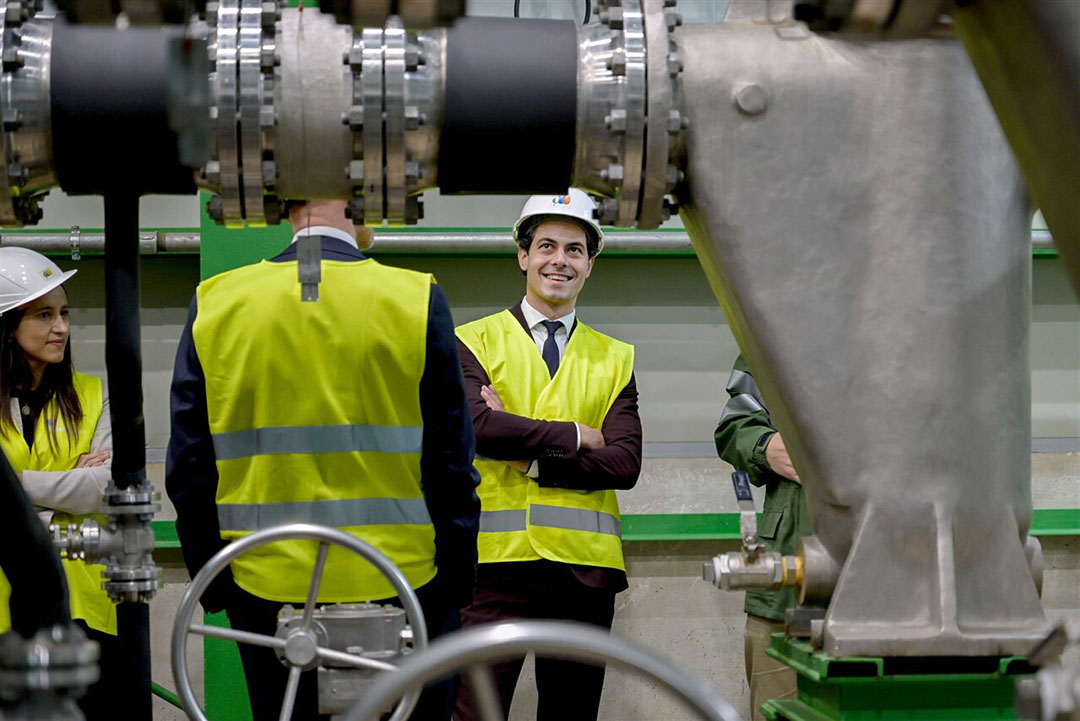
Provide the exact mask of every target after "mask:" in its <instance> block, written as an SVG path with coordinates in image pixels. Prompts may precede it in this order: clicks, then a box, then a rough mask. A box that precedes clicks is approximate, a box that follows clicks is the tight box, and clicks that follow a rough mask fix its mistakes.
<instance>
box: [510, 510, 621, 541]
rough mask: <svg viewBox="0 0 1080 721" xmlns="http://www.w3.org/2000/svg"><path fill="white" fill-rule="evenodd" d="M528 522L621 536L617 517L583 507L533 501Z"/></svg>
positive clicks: (535, 524) (536, 524)
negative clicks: (542, 504)
mask: <svg viewBox="0 0 1080 721" xmlns="http://www.w3.org/2000/svg"><path fill="white" fill-rule="evenodd" d="M529 523H530V524H532V525H534V526H548V527H550V528H565V529H567V530H570V531H589V532H591V533H607V534H609V535H612V536H622V524H621V523H620V522H619V519H618V518H616V517H615V516H613V515H611V514H610V513H603V512H601V511H587V510H585V509H584V508H564V507H563V506H541V505H538V504H535V503H534V504H533V505H531V506H530V507H529Z"/></svg>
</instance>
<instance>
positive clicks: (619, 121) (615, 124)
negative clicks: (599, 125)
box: [604, 108, 626, 133]
mask: <svg viewBox="0 0 1080 721" xmlns="http://www.w3.org/2000/svg"><path fill="white" fill-rule="evenodd" d="M604 125H606V126H607V129H608V130H610V131H611V132H613V133H625V132H626V110H624V109H623V108H615V109H614V110H612V111H611V114H610V115H608V116H607V117H606V118H604Z"/></svg>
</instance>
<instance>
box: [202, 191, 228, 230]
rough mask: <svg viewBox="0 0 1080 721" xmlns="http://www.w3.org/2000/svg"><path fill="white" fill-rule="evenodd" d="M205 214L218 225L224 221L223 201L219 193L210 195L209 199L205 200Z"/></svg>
mask: <svg viewBox="0 0 1080 721" xmlns="http://www.w3.org/2000/svg"><path fill="white" fill-rule="evenodd" d="M206 214H207V215H209V216H210V217H211V218H213V220H214V222H215V223H217V224H218V225H223V224H224V223H225V201H223V200H222V199H221V196H220V195H212V196H210V200H208V201H206Z"/></svg>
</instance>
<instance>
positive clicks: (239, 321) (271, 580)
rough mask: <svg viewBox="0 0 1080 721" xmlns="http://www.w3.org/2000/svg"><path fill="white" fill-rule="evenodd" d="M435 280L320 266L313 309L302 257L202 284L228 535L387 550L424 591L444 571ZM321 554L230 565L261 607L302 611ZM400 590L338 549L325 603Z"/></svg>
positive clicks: (306, 547)
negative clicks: (434, 442)
mask: <svg viewBox="0 0 1080 721" xmlns="http://www.w3.org/2000/svg"><path fill="white" fill-rule="evenodd" d="M433 282H434V278H432V276H431V275H428V274H426V273H416V272H413V271H408V270H400V269H397V268H389V267H386V266H383V265H380V264H379V263H377V262H375V261H374V260H371V259H366V260H362V261H352V262H350V261H335V260H326V259H323V261H322V282H321V285H320V292H319V300H318V302H315V303H302V302H301V301H300V283H299V282H298V280H297V264H296V262H295V261H292V262H283V263H280V262H269V261H262V262H261V263H257V264H254V265H249V266H244V267H242V268H237V269H235V270H231V271H229V272H226V273H222V274H220V275H217V276H215V277H213V278H210V279H209V280H206V281H204V282H203V283H201V284H200V285H199V288H198V290H197V298H198V300H197V303H198V314H197V316H196V318H195V323H194V325H193V328H192V335H193V338H194V341H195V349H196V352H197V354H198V356H199V359H200V360H201V363H202V367H203V372H204V374H205V376H206V401H207V408H208V411H209V420H210V432H211V434H212V436H213V443H214V454H215V460H216V464H217V471H218V487H217V512H218V522H219V524H220V527H221V536H222V538H226V539H236V538H240V537H242V536H245V535H248V534H250V533H252V532H254V531H258V530H262V529H265V528H272V527H274V526H279V525H281V524H285V523H293V522H305V523H317V524H321V525H324V526H331V527H334V528H338V529H341V530H343V531H346V532H348V533H351V534H352V535H354V536H356V537H357V538H360V539H362V540H364V541H366V542H368V543H370V544H371V545H373V546H375V547H376V548H378V549H379V550H380V551H382V552H383V553H384V554H386V555H387V556H388V557H389V558H390V560H391V561H393V563H394V564H395V565H396V566H397V567H398V568H399V569H401V571H402V573H404V574H405V577H406V579H408V581H409V583H410V584H411V585H412V586H413V588H418V587H420V586H422V585H423V584H425V583H427V582H428V581H430V580H431V579H432V578H433V577H434V576H435V562H434V558H435V529H434V526H433V525H432V522H431V518H430V516H429V515H428V510H427V505H426V503H425V501H424V497H423V493H422V491H421V487H420V452H421V446H422V442H423V434H424V428H423V421H422V418H421V414H420V393H419V387H420V378H421V376H422V375H423V372H424V360H425V355H426V345H427V322H428V304H429V299H430V295H431V285H432V283H433ZM317 549H318V545H317V544H316V543H315V542H314V541H280V542H277V543H273V544H269V545H264V546H262V547H260V548H257V549H255V550H253V551H251V552H248V553H246V554H244V555H243V556H241V557H239V558H237V559H236V560H235V561H233V562H232V572H233V577H234V579H235V581H236V583H237V584H238V585H239V586H240V587H242V588H243V589H245V590H246V591H248V592H250V593H252V594H254V595H256V596H259V597H261V598H266V599H270V600H273V601H282V602H293V603H296V602H303V601H304V600H305V598H306V597H307V589H308V586H309V584H310V582H311V577H312V570H313V569H314V566H315V559H316V555H317ZM394 595H396V593H395V592H394V590H393V588H392V587H391V585H390V583H389V582H388V581H386V580H385V579H384V578H383V576H382V575H381V574H380V573H379V572H378V571H377V570H376V569H375V567H374V566H372V565H371V564H369V563H368V562H367V561H365V560H363V559H362V558H360V557H359V556H357V555H356V554H353V553H351V552H349V551H346V550H345V549H343V548H338V547H331V548H330V551H329V555H328V558H327V562H326V567H325V572H324V574H323V578H322V585H321V587H320V592H319V597H318V600H319V601H321V602H341V601H358V600H368V599H378V598H386V597H390V596H394Z"/></svg>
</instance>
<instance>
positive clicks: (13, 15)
mask: <svg viewBox="0 0 1080 721" xmlns="http://www.w3.org/2000/svg"><path fill="white" fill-rule="evenodd" d="M22 14H23V7H22V3H20V2H10V3H8V4H7V6H6V7H5V8H4V24H5V25H17V24H18V23H20V22H22V19H23V17H22Z"/></svg>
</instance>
